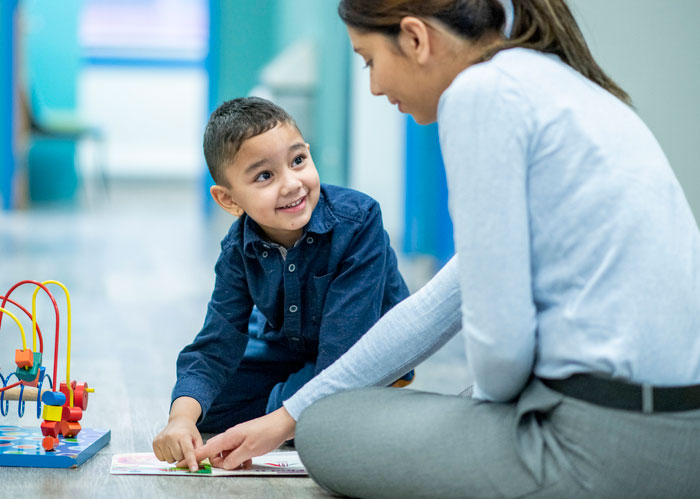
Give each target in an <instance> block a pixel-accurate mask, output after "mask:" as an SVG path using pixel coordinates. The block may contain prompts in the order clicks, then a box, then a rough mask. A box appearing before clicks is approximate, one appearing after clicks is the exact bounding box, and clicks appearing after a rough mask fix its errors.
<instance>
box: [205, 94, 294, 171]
mask: <svg viewBox="0 0 700 499" xmlns="http://www.w3.org/2000/svg"><path fill="white" fill-rule="evenodd" d="M282 123H286V124H289V125H291V126H293V127H294V128H296V129H297V130H299V127H297V124H296V122H295V121H294V119H293V118H292V117H291V116H290V115H289V114H288V113H287V112H286V111H285V110H284V109H282V108H281V107H279V106H278V105H277V104H274V103H272V102H270V101H269V100H266V99H261V98H260V97H241V98H238V99H232V100H230V101H226V102H224V103H223V104H221V105H220V106H219V107H218V108H217V109H216V110H215V111H214V112H213V113H212V114H211V117H210V118H209V122H208V123H207V127H206V129H205V130H204V158H205V159H206V161H207V166H208V167H209V173H211V176H212V178H213V179H214V182H216V183H217V184H219V185H226V178H225V176H224V170H225V166H226V164H227V163H229V162H231V161H233V158H234V157H235V156H236V153H237V152H238V150H239V149H240V148H241V145H243V142H245V141H246V140H248V139H250V138H251V137H255V136H257V135H260V134H262V133H265V132H267V131H269V130H272V129H273V128H274V127H276V126H277V125H279V124H282ZM300 133H301V132H300Z"/></svg>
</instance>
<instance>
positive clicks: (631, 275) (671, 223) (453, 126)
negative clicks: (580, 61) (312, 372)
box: [285, 48, 700, 417]
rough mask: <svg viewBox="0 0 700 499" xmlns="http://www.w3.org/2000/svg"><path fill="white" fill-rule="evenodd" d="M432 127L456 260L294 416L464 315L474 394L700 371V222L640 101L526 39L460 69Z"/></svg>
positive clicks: (377, 372) (382, 377)
mask: <svg viewBox="0 0 700 499" xmlns="http://www.w3.org/2000/svg"><path fill="white" fill-rule="evenodd" d="M438 124H439V130H440V142H441V147H442V153H443V159H444V163H445V168H446V171H447V181H448V188H449V205H450V215H451V217H452V219H453V222H454V227H455V230H454V233H455V246H456V249H457V254H458V255H459V258H458V259H454V260H453V261H451V262H450V263H449V264H448V265H447V266H446V268H445V269H443V271H442V272H441V273H439V274H438V275H437V276H436V277H435V278H434V279H433V281H431V283H429V284H428V285H427V286H426V287H425V288H424V289H422V290H420V291H419V292H418V293H416V294H415V295H413V296H411V297H409V298H408V299H407V300H405V301H404V302H402V303H400V304H399V305H397V306H396V307H395V308H394V310H392V311H390V312H389V314H387V315H386V316H385V317H384V318H383V319H382V320H381V321H379V322H378V323H377V324H376V325H375V326H374V327H373V328H372V329H371V330H370V331H369V332H368V333H367V334H366V335H365V336H364V337H363V338H362V339H361V340H360V342H358V343H357V344H356V347H354V348H353V349H351V350H350V351H348V352H347V354H346V355H345V356H343V357H341V358H340V359H339V360H338V361H337V362H336V364H334V365H333V366H330V367H329V368H328V369H327V370H326V371H324V372H323V373H321V374H320V375H319V376H318V377H317V378H315V379H314V380H312V381H311V382H309V383H308V384H307V385H306V386H305V387H304V388H302V390H301V391H300V392H298V393H297V395H296V396H295V397H293V398H292V399H290V400H288V401H287V402H285V406H286V407H287V409H288V410H289V412H290V414H292V416H293V417H298V415H299V414H300V412H301V410H303V408H304V407H306V406H307V405H308V404H310V403H311V402H312V401H313V400H316V399H317V398H320V397H322V396H324V395H327V394H329V393H333V392H335V391H340V390H344V389H348V388H354V387H359V386H367V385H372V384H374V385H379V384H382V383H385V382H386V381H387V380H389V379H391V378H392V377H394V376H396V375H400V373H402V372H405V371H407V370H408V369H410V368H412V367H414V366H415V365H416V364H417V363H419V362H420V361H422V360H423V359H424V358H426V357H427V355H430V354H431V353H432V352H433V351H435V349H437V348H438V347H439V346H440V345H442V344H443V343H444V342H445V341H447V339H449V337H451V336H452V335H453V334H455V333H456V332H457V331H458V330H459V324H460V319H461V324H462V333H463V336H464V339H465V345H466V352H467V359H468V363H469V366H470V369H471V371H472V374H473V376H474V380H475V390H474V394H475V396H477V397H479V398H483V399H487V400H494V401H506V400H510V399H512V398H513V397H515V396H516V395H517V394H518V393H519V392H520V391H521V390H522V388H523V387H524V386H525V384H526V383H527V381H528V379H529V378H530V376H531V375H532V374H533V372H534V374H535V375H537V376H539V377H547V378H564V377H567V376H568V375H570V374H573V373H578V372H599V373H605V374H608V375H611V376H613V377H619V378H622V379H627V380H631V381H635V382H638V383H651V384H654V385H658V386H670V385H687V384H695V383H700V232H699V231H698V226H697V224H696V222H695V220H694V218H693V215H692V213H691V211H690V209H689V207H688V204H687V201H686V199H685V197H684V195H683V191H682V189H681V187H680V185H679V184H678V182H677V180H676V178H675V177H674V175H673V173H672V171H671V168H670V166H669V165H668V161H667V160H666V157H665V156H664V154H663V152H662V150H661V148H660V146H659V145H658V143H657V141H656V139H655V138H654V137H653V135H652V134H651V132H650V131H649V130H648V128H647V127H646V126H645V125H644V123H643V122H642V121H641V119H640V118H639V117H638V116H637V115H636V113H635V112H634V111H633V110H632V109H631V108H629V107H628V106H627V105H625V104H624V103H622V102H621V101H620V100H618V99H617V98H615V97H614V96H613V95H611V94H610V93H608V92H607V91H605V90H603V89H602V88H601V87H599V86H598V85H596V84H594V83H592V82H591V81H590V80H588V79H586V78H585V77H583V76H582V75H581V74H580V73H578V72H576V71H575V70H574V69H572V68H571V67H569V66H568V65H566V64H564V63H563V62H561V61H560V60H559V58H558V57H556V56H554V55H545V54H542V53H539V52H535V51H531V50H526V49H519V48H517V49H510V50H507V51H503V52H500V53H499V54H497V55H496V56H495V57H494V58H493V59H492V60H490V61H488V62H484V63H481V64H478V65H475V66H472V67H470V68H467V69H466V70H464V71H463V72H462V73H461V74H459V75H458V76H457V78H456V79H455V80H454V81H453V82H452V84H451V85H450V87H449V88H448V89H447V90H446V91H445V92H444V93H443V95H442V96H441V98H440V103H439V110H438ZM460 296H461V300H460ZM460 311H461V314H460Z"/></svg>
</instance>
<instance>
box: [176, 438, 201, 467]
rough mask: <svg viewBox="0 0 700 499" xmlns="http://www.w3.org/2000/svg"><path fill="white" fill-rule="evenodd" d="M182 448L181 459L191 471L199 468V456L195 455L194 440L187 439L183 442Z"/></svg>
mask: <svg viewBox="0 0 700 499" xmlns="http://www.w3.org/2000/svg"><path fill="white" fill-rule="evenodd" d="M181 449H182V454H183V457H182V458H181V459H180V461H185V463H187V467H188V468H189V469H190V471H197V470H198V469H199V465H198V464H197V458H196V457H195V455H194V447H193V446H192V440H189V439H187V440H185V441H184V442H182V444H181Z"/></svg>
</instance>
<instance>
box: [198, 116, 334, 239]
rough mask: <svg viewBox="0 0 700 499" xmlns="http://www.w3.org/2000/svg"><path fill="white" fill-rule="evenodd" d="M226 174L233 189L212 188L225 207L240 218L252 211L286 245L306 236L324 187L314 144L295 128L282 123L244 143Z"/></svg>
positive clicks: (255, 218) (228, 166) (260, 222)
mask: <svg viewBox="0 0 700 499" xmlns="http://www.w3.org/2000/svg"><path fill="white" fill-rule="evenodd" d="M224 174H225V177H226V181H227V183H228V185H229V186H231V187H225V186H221V185H214V186H212V188H211V194H212V197H213V198H214V200H215V201H216V202H217V203H218V204H219V205H220V206H221V207H222V208H223V209H225V210H226V211H228V212H229V213H232V214H234V215H236V216H240V215H241V214H242V213H243V212H246V213H247V214H248V216H249V217H250V218H252V219H253V220H255V221H256V222H257V223H258V225H260V227H261V228H262V229H263V231H265V234H266V235H267V237H268V238H269V239H270V240H271V241H273V242H275V243H278V244H281V245H283V246H285V247H289V246H291V245H293V244H294V243H295V242H296V241H297V239H299V237H301V234H302V232H303V230H304V226H305V225H306V224H307V223H308V222H309V219H310V218H311V213H312V212H313V211H314V208H316V204H317V203H318V197H319V194H320V191H321V187H320V181H319V178H318V172H317V171H316V165H314V162H313V160H312V159H311V154H310V153H309V144H307V143H305V142H304V139H303V137H302V136H301V134H300V133H299V131H298V130H297V129H296V128H295V127H294V126H292V125H289V124H287V123H281V124H279V125H277V126H276V127H274V128H273V129H271V130H268V131H267V132H265V133H262V134H260V135H257V136H255V137H251V138H249V139H247V140H245V141H243V144H241V147H240V149H239V150H238V152H237V153H236V156H235V157H234V160H233V162H232V163H230V164H229V165H227V166H226V170H225V173H224Z"/></svg>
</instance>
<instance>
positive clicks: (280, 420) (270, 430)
mask: <svg viewBox="0 0 700 499" xmlns="http://www.w3.org/2000/svg"><path fill="white" fill-rule="evenodd" d="M295 427H296V421H294V418H292V416H290V415H289V413H288V412H287V409H285V408H284V407H281V408H280V409H277V410H276V411H274V412H271V413H270V414H267V415H266V416H262V417H260V418H257V419H252V420H250V421H246V422H245V423H241V424H238V425H236V426H234V427H232V428H229V429H228V430H226V431H225V432H224V433H220V434H219V435H216V436H214V437H212V438H210V439H209V440H208V441H207V443H206V445H204V446H202V447H199V448H197V449H195V456H196V459H197V461H202V460H203V459H205V458H207V457H208V458H209V462H210V463H211V464H212V466H214V467H216V468H224V469H227V470H232V469H236V468H238V467H240V466H241V465H243V466H244V467H246V466H250V464H251V458H253V457H256V456H261V455H263V454H267V453H268V452H270V451H273V450H275V449H276V448H278V447H279V446H280V445H282V444H283V443H284V442H285V441H286V440H289V439H291V438H293V437H294V429H295ZM178 465H180V463H178Z"/></svg>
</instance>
